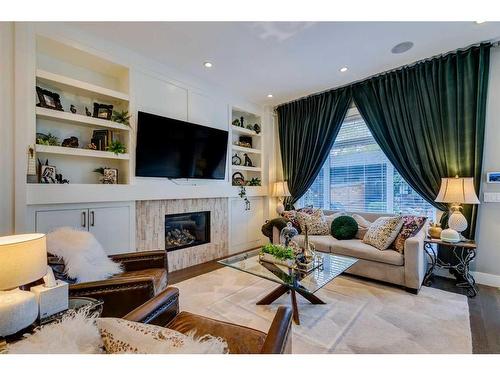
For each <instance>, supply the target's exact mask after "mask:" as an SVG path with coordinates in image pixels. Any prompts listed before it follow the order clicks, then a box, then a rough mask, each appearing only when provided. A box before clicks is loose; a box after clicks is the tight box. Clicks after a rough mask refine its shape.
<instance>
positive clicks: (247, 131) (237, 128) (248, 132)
mask: <svg viewBox="0 0 500 375" xmlns="http://www.w3.org/2000/svg"><path fill="white" fill-rule="evenodd" d="M231 129H233V132H235V133H239V134H245V135H251V136H252V137H260V136H261V133H259V134H257V133H256V132H255V131H254V130H250V129H245V128H242V127H241V126H234V125H231Z"/></svg>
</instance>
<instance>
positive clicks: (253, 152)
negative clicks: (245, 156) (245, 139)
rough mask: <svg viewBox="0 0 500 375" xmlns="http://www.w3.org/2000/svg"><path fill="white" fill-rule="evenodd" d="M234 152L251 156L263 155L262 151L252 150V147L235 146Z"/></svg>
mask: <svg viewBox="0 0 500 375" xmlns="http://www.w3.org/2000/svg"><path fill="white" fill-rule="evenodd" d="M233 151H239V152H246V153H249V154H260V153H261V150H259V149H256V148H250V147H242V146H237V145H233Z"/></svg>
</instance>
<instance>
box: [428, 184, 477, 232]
mask: <svg viewBox="0 0 500 375" xmlns="http://www.w3.org/2000/svg"><path fill="white" fill-rule="evenodd" d="M435 201H436V202H441V203H450V216H449V218H448V229H445V230H443V231H442V232H441V240H443V241H446V242H460V241H462V240H464V237H463V236H462V235H461V234H460V233H461V232H463V231H464V230H466V229H467V219H466V218H465V216H464V215H463V214H462V212H461V209H462V206H461V205H462V204H479V203H480V202H479V199H478V198H477V195H476V191H475V190H474V179H473V178H472V177H458V176H456V177H455V178H442V179H441V188H440V189H439V193H438V196H437V197H436V199H435Z"/></svg>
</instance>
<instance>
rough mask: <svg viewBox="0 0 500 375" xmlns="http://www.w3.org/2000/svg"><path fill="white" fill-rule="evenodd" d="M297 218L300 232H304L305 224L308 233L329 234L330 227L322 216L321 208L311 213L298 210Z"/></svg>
mask: <svg viewBox="0 0 500 375" xmlns="http://www.w3.org/2000/svg"><path fill="white" fill-rule="evenodd" d="M297 220H298V221H299V224H300V229H301V231H302V232H305V228H306V226H307V231H308V233H309V234H319V235H324V234H330V227H329V226H328V224H327V222H326V220H325V218H324V216H323V211H322V210H316V211H314V212H313V213H312V214H307V213H305V212H298V213H297Z"/></svg>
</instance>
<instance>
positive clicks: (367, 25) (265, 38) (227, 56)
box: [73, 22, 500, 105]
mask: <svg viewBox="0 0 500 375" xmlns="http://www.w3.org/2000/svg"><path fill="white" fill-rule="evenodd" d="M73 26H76V27H78V28H81V29H82V30H84V31H86V32H88V33H91V34H94V35H96V36H98V37H99V38H103V39H106V40H109V41H111V42H114V43H116V44H118V45H122V46H124V47H126V48H128V49H131V50H134V51H136V52H138V53H140V54H142V55H144V56H146V57H149V58H151V59H154V60H156V61H159V62H161V63H164V64H166V65H169V66H171V67H173V68H176V69H177V70H180V71H182V72H184V73H187V74H192V75H195V76H197V77H200V78H202V79H204V80H206V81H209V82H211V83H214V84H217V85H219V86H222V87H224V88H225V89H227V90H230V91H231V92H234V93H236V94H239V95H241V96H243V97H244V98H246V99H248V100H250V101H253V102H255V103H259V104H273V105H274V104H278V103H282V102H285V101H288V100H292V99H295V98H299V97H301V96H304V95H307V94H311V93H314V92H318V91H322V90H326V89H329V88H332V87H336V86H339V85H343V84H346V83H349V82H353V81H356V80H359V79H362V78H365V77H368V76H370V75H373V74H376V73H379V72H383V71H385V70H388V69H391V68H396V67H398V66H401V65H404V64H408V63H411V62H414V61H416V60H419V59H422V58H426V57H431V56H433V55H436V54H439V53H443V52H447V51H450V50H453V49H456V48H460V47H465V46H468V45H470V44H473V43H477V42H480V41H484V40H491V39H498V38H500V22H486V23H482V24H476V23H475V22H100V23H99V22H83V23H81V22H79V23H74V24H73ZM404 41H412V42H413V43H414V47H413V48H412V49H411V50H409V51H408V52H406V53H403V54H399V55H396V54H392V53H391V48H392V47H393V46H394V45H396V44H398V43H400V42H404ZM205 61H210V62H212V63H213V67H212V68H211V69H207V68H205V67H203V63H204V62H205ZM343 66H347V67H348V68H349V69H348V71H347V72H345V73H341V72H340V71H339V69H340V68H341V67H343ZM269 93H272V94H273V98H271V99H269V98H267V94H269Z"/></svg>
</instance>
